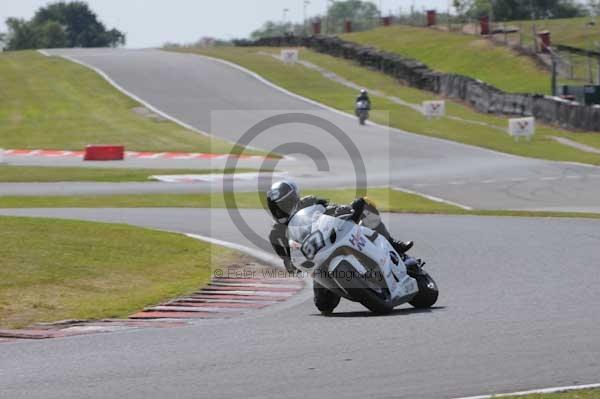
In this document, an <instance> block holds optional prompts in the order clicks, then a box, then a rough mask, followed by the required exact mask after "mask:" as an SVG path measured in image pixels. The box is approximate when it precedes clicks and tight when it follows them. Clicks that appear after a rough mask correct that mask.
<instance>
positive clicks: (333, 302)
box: [313, 281, 341, 315]
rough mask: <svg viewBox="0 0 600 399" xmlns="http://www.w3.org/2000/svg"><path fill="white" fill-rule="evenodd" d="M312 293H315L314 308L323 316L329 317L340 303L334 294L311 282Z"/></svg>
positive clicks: (337, 296) (338, 297)
mask: <svg viewBox="0 0 600 399" xmlns="http://www.w3.org/2000/svg"><path fill="white" fill-rule="evenodd" d="M313 291H314V293H315V298H314V299H315V306H316V307H317V309H319V311H320V312H321V313H322V314H324V315H330V314H332V313H333V311H334V309H335V308H336V307H337V305H338V304H339V303H340V299H341V297H340V296H339V295H338V294H336V293H335V292H332V291H329V290H328V289H327V288H325V287H323V286H322V285H321V284H319V283H317V282H316V281H313Z"/></svg>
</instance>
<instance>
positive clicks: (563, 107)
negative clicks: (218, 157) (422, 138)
mask: <svg viewBox="0 0 600 399" xmlns="http://www.w3.org/2000/svg"><path fill="white" fill-rule="evenodd" d="M235 44H236V45H237V46H267V47H293V46H302V47H307V48H310V49H312V50H315V51H317V52H320V53H325V54H329V55H332V56H334V57H340V58H345V59H348V60H353V61H355V62H357V63H358V64H360V65H362V66H365V67H368V68H371V69H375V70H378V71H381V72H383V73H385V74H386V75H389V76H392V77H394V78H396V79H398V80H399V81H402V82H403V83H405V84H407V85H409V86H412V87H415V88H418V89H422V90H427V91H431V92H434V93H436V94H439V95H442V96H445V97H448V98H454V99H458V100H462V101H464V102H466V103H468V104H469V105H471V106H472V107H473V108H475V109H476V110H478V111H480V112H484V113H495V114H502V115H509V116H535V117H536V118H537V119H539V120H541V121H543V122H547V123H551V124H554V125H557V126H561V127H564V128H569V129H578V130H585V131H600V107H590V106H584V105H580V104H575V103H571V102H568V101H562V100H560V99H557V98H553V97H547V96H544V95H541V94H516V93H505V92H503V91H502V90H500V89H498V88H496V87H494V86H492V85H489V84H487V83H484V82H482V81H479V80H476V79H473V78H470V77H468V76H463V75H457V74H448V73H441V72H436V71H433V70H431V69H430V68H429V67H428V66H427V65H425V64H423V63H421V62H419V61H417V60H414V59H410V58H406V57H403V56H401V55H399V54H394V53H389V52H386V51H380V50H377V49H374V48H371V47H365V46H362V45H359V44H356V43H351V42H347V41H344V40H341V39H339V38H337V37H330V36H307V37H298V36H282V37H272V38H264V39H259V40H256V41H250V40H238V41H236V42H235Z"/></svg>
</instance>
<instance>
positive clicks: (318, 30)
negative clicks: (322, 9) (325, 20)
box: [312, 20, 321, 35]
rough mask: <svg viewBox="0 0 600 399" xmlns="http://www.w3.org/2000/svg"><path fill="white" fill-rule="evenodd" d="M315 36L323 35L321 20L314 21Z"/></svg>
mask: <svg viewBox="0 0 600 399" xmlns="http://www.w3.org/2000/svg"><path fill="white" fill-rule="evenodd" d="M312 30H313V35H320V34H321V20H317V21H314V22H313V24H312Z"/></svg>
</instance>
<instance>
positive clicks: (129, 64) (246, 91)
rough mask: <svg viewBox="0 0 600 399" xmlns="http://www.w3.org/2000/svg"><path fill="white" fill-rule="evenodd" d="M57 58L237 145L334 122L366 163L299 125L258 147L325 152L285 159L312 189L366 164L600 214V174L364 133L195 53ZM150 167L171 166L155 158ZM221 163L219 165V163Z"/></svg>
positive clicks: (446, 187) (417, 186)
mask: <svg viewBox="0 0 600 399" xmlns="http://www.w3.org/2000/svg"><path fill="white" fill-rule="evenodd" d="M49 52H50V53H52V54H59V55H67V56H69V57H72V58H73V59H75V60H77V61H79V62H84V63H86V64H88V65H91V66H93V67H95V68H98V69H99V70H101V71H102V72H104V73H106V74H107V75H108V76H109V77H110V78H111V79H112V80H114V81H115V82H116V83H117V84H118V85H120V86H121V87H123V88H124V89H125V90H127V91H129V92H130V93H132V94H134V95H136V96H138V97H139V98H142V99H143V100H145V101H146V102H148V103H150V104H151V105H153V106H154V107H156V108H158V109H160V110H162V111H164V112H166V113H167V114H169V115H171V116H173V117H175V118H178V119H179V120H181V121H183V122H185V123H187V124H189V125H191V126H193V127H195V128H197V129H200V130H202V131H205V132H210V133H212V134H215V135H217V136H219V137H222V138H225V139H228V140H231V141H237V140H239V138H240V137H241V136H242V135H243V134H244V133H245V132H246V131H247V130H248V129H249V128H250V127H251V126H253V125H254V124H255V123H257V122H259V121H262V120H264V119H265V118H267V117H270V116H273V115H278V114H281V113H285V112H294V113H304V114H310V115H315V116H318V117H321V118H324V119H326V120H327V121H329V122H331V123H333V124H334V125H335V126H337V127H339V128H340V129H341V130H342V131H343V132H344V133H345V135H346V136H347V137H348V138H350V140H351V141H352V142H353V143H354V144H355V145H356V146H357V147H358V149H359V150H360V154H359V156H356V154H351V153H348V152H347V151H346V150H345V149H344V148H343V147H342V145H341V144H340V142H339V141H337V140H336V139H334V138H333V137H331V136H330V135H329V134H327V133H326V132H324V131H323V129H321V128H318V127H315V126H310V125H307V124H301V123H291V124H286V125H282V126H275V127H273V128H270V129H268V130H267V131H265V133H264V134H262V135H260V136H258V137H257V138H256V139H255V140H253V141H252V142H251V143H250V144H251V145H252V146H254V147H258V148H263V149H267V150H271V149H274V148H276V147H277V146H279V145H282V144H285V143H290V142H299V143H303V144H307V145H312V146H316V147H317V148H318V150H319V152H320V154H318V156H313V158H316V159H317V160H320V161H323V160H326V161H327V163H328V169H329V170H328V171H327V172H321V173H320V172H318V171H317V169H316V167H315V161H314V160H311V159H306V157H304V156H303V155H300V156H297V155H292V156H295V157H296V160H289V161H282V162H281V163H280V164H279V166H278V168H280V169H282V170H285V171H287V172H290V174H291V175H292V176H294V178H295V179H296V180H297V181H298V183H300V184H301V185H302V186H304V187H349V186H354V185H355V182H356V178H355V172H354V166H355V165H354V163H353V162H355V161H356V160H357V159H358V158H362V159H363V160H364V163H365V164H366V170H367V174H368V181H367V183H368V185H369V186H370V187H373V186H400V187H404V188H408V189H412V190H414V191H418V192H422V193H425V194H429V195H434V196H437V197H441V198H443V199H446V200H451V201H454V202H457V203H460V204H464V205H467V206H470V207H474V208H481V209H536V210H566V211H569V210H574V211H600V201H598V198H600V168H596V167H589V166H581V165H574V164H567V163H560V162H548V161H543V160H534V159H529V158H521V157H515V156H511V155H506V154H500V153H496V152H493V151H488V150H484V149H481V148H476V147H471V146H466V145H462V144H458V143H453V142H449V141H444V140H438V139H433V138H428V137H424V136H420V135H414V134H410V133H406V132H401V131H398V130H391V129H386V128H382V127H379V126H375V125H370V126H366V127H365V126H362V127H360V126H358V124H357V122H356V120H355V119H354V118H352V117H348V116H347V115H341V114H340V113H338V112H333V111H331V110H327V109H324V108H322V107H320V106H318V105H315V104H313V103H310V102H307V101H305V100H303V99H300V98H296V97H293V96H290V95H288V94H286V93H283V92H281V91H280V90H277V89H275V88H273V87H271V86H269V85H267V84H265V83H264V82H261V81H259V80H258V79H256V78H255V77H253V76H252V75H250V74H248V73H246V72H243V71H240V70H238V69H236V68H233V67H231V66H228V65H225V64H223V63H221V62H218V61H215V60H212V59H208V58H205V57H201V56H197V55H192V54H177V53H169V52H164V51H158V50H114V49H88V50H52V51H49ZM349 106H352V102H351V101H350V100H349ZM499 134H500V133H499ZM32 162H33V163H34V164H40V163H43V162H41V161H39V160H36V161H32ZM49 162H53V161H52V160H50V161H49ZM147 162H148V163H149V164H150V166H151V165H155V166H156V167H164V164H159V163H157V162H156V161H151V160H149V161H147ZM138 166H139V163H138ZM178 166H179V167H183V165H182V164H178ZM218 166H221V165H219V164H215V167H218ZM207 167H210V166H207ZM211 189H217V190H218V189H219V187H213V186H211V185H192V186H190V185H183V187H175V185H172V184H171V185H158V186H157V185H156V184H154V183H147V184H140V183H133V184H130V183H124V184H106V183H101V184H98V183H81V184H69V185H65V184H60V183H57V184H46V185H30V184H6V185H2V184H0V193H2V194H0V195H42V194H45V193H47V194H52V195H56V194H64V195H71V194H90V193H96V194H109V193H135V192H138V193H148V192H167V193H170V192H199V191H209V190H211ZM236 189H237V190H254V191H255V190H256V183H254V184H251V183H240V184H238V185H237V186H236Z"/></svg>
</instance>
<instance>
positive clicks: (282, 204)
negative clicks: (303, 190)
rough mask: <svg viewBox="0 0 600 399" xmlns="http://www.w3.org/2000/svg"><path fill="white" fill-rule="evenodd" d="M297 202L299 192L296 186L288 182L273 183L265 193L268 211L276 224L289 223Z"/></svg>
mask: <svg viewBox="0 0 600 399" xmlns="http://www.w3.org/2000/svg"><path fill="white" fill-rule="evenodd" d="M299 201H300V191H299V190H298V186H297V185H296V183H294V182H292V181H289V180H283V181H278V182H276V183H274V184H273V185H272V186H271V189H270V190H269V191H268V192H267V203H268V205H269V211H270V212H271V215H272V216H273V219H274V220H275V221H276V222H277V223H287V222H289V219H290V217H291V216H292V212H293V211H294V208H295V207H296V205H297V204H298V202H299Z"/></svg>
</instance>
